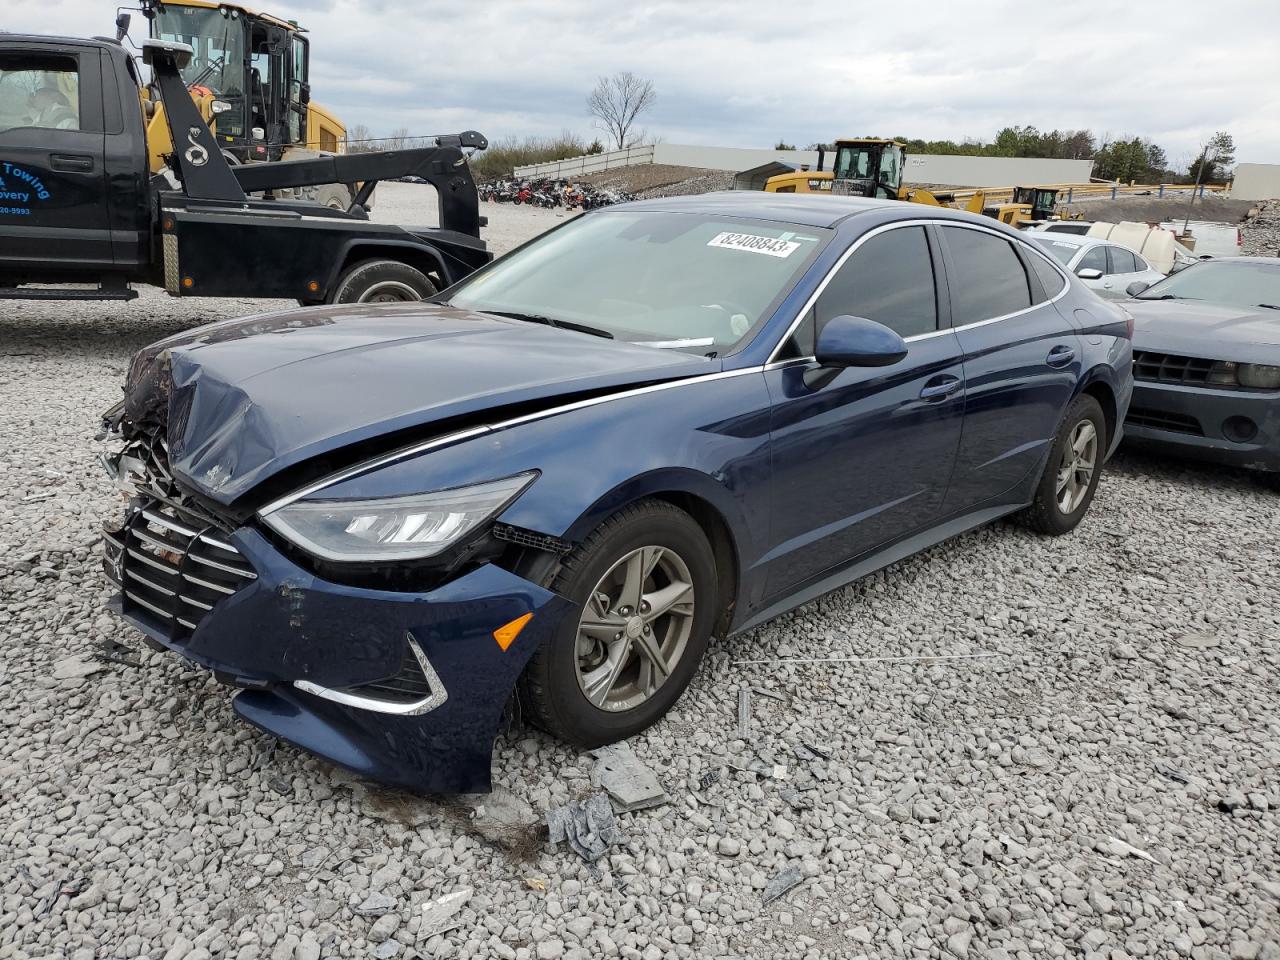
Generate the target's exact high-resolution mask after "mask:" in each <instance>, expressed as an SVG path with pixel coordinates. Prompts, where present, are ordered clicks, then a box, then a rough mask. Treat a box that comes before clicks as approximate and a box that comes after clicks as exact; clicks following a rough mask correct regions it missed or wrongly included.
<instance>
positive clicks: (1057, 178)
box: [515, 143, 1093, 187]
mask: <svg viewBox="0 0 1280 960" xmlns="http://www.w3.org/2000/svg"><path fill="white" fill-rule="evenodd" d="M832 159H833V158H832V155H831V154H830V153H828V154H827V160H826V162H827V166H828V169H830V164H831V161H832ZM771 160H780V161H782V162H783V163H790V164H794V165H796V166H799V165H801V164H808V165H809V167H810V169H812V168H814V167H816V166H817V164H818V154H817V152H816V151H811V150H767V149H765V150H756V149H748V148H744V147H700V146H693V145H690V144H681V143H658V144H650V145H648V146H643V147H631V148H629V149H627V150H613V151H611V152H609V153H597V154H594V155H587V156H582V157H569V158H568V159H565V160H553V161H551V162H549V163H534V164H530V165H529V166H526V167H516V170H515V175H516V176H517V177H573V176H581V175H582V174H586V173H595V172H597V171H600V170H608V169H610V168H613V167H630V166H634V165H637V164H642V163H663V164H671V165H673V166H679V167H702V168H705V169H709V170H728V171H731V172H733V173H739V172H741V171H743V170H750V169H751V168H752V167H758V166H760V165H761V164H764V163H768V162H769V161H771ZM1092 171H1093V161H1091V160H1043V159H1038V158H1022V157H966V156H935V155H916V156H912V155H910V154H908V156H907V167H906V170H904V171H903V173H904V177H903V179H905V180H907V181H909V182H912V183H936V184H941V185H944V186H956V187H1005V186H1016V185H1023V186H1032V185H1034V184H1038V183H1088V182H1089V176H1090V174H1091V173H1092Z"/></svg>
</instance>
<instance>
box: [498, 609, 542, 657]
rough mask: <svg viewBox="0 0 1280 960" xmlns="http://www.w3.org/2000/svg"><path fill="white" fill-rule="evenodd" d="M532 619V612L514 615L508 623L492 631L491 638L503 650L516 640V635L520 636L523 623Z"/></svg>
mask: <svg viewBox="0 0 1280 960" xmlns="http://www.w3.org/2000/svg"><path fill="white" fill-rule="evenodd" d="M532 619H533V614H532V613H526V614H525V615H524V616H523V617H516V618H515V619H514V620H512V621H511V622H510V623H508V624H506V625H505V626H501V627H499V628H498V629H497V630H495V631H493V639H495V640H497V641H498V646H500V647H501V648H502V649H503V651H504V652H505V651H506V649H507V648H508V647H509V646H511V645H512V644H513V643H515V642H516V637H518V636H520V631H521V630H523V629H524V627H525V624H527V623H528V622H529V621H530V620H532Z"/></svg>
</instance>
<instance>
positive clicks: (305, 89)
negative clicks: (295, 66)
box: [298, 83, 311, 105]
mask: <svg viewBox="0 0 1280 960" xmlns="http://www.w3.org/2000/svg"><path fill="white" fill-rule="evenodd" d="M298 102H299V103H301V104H304V105H305V104H308V103H310V102H311V84H309V83H300V84H298Z"/></svg>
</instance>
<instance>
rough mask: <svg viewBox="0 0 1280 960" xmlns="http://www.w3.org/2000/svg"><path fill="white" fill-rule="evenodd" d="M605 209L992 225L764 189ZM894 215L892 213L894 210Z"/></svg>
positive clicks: (812, 222) (914, 208)
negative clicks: (866, 217) (873, 217)
mask: <svg viewBox="0 0 1280 960" xmlns="http://www.w3.org/2000/svg"><path fill="white" fill-rule="evenodd" d="M602 209H605V210H652V211H660V212H664V213H668V212H669V213H704V214H714V215H719V216H728V217H749V218H751V219H755V220H774V221H778V222H780V223H794V224H801V225H804V226H808V227H835V226H837V225H838V224H840V223H841V222H843V221H845V220H848V219H849V218H850V217H854V216H858V215H860V214H868V213H873V212H877V211H878V212H880V213H882V214H889V215H890V216H889V217H887V218H886V217H880V218H877V219H880V220H884V219H902V220H918V219H921V218H925V219H930V220H935V219H947V220H957V221H960V222H968V223H983V224H986V225H989V226H996V225H997V224H996V222H995V221H993V220H992V219H991V218H990V217H979V216H976V215H975V214H971V213H965V212H964V211H962V210H953V209H951V208H950V207H933V206H925V205H923V204H919V203H908V202H906V201H904V200H882V199H874V200H873V199H871V198H870V197H833V196H832V195H831V194H828V193H766V192H764V191H761V190H722V191H719V192H717V193H700V194H694V195H690V196H683V197H657V198H654V199H652V200H633V201H631V202H629V203H622V204H617V205H615V206H611V207H605V208H602ZM895 213H896V214H898V215H899V216H897V217H894V216H892V214H895Z"/></svg>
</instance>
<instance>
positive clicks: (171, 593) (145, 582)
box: [124, 567, 178, 597]
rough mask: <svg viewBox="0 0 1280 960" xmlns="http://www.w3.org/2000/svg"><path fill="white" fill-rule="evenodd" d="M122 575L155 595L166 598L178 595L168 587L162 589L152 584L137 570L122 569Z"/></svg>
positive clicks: (156, 584) (158, 585)
mask: <svg viewBox="0 0 1280 960" xmlns="http://www.w3.org/2000/svg"><path fill="white" fill-rule="evenodd" d="M124 575H125V576H126V577H129V578H130V579H132V580H137V581H138V582H139V583H140V584H142V585H143V586H144V587H147V588H148V589H150V590H154V591H155V592H156V593H163V594H164V595H165V596H166V597H176V596H177V595H178V594H177V591H176V590H170V589H169V588H168V587H162V586H160V584H158V583H152V582H151V581H150V580H148V579H147V578H146V577H144V576H143V575H142V574H140V573H139V572H138V571H137V570H134V569H132V568H130V567H125V568H124Z"/></svg>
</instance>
